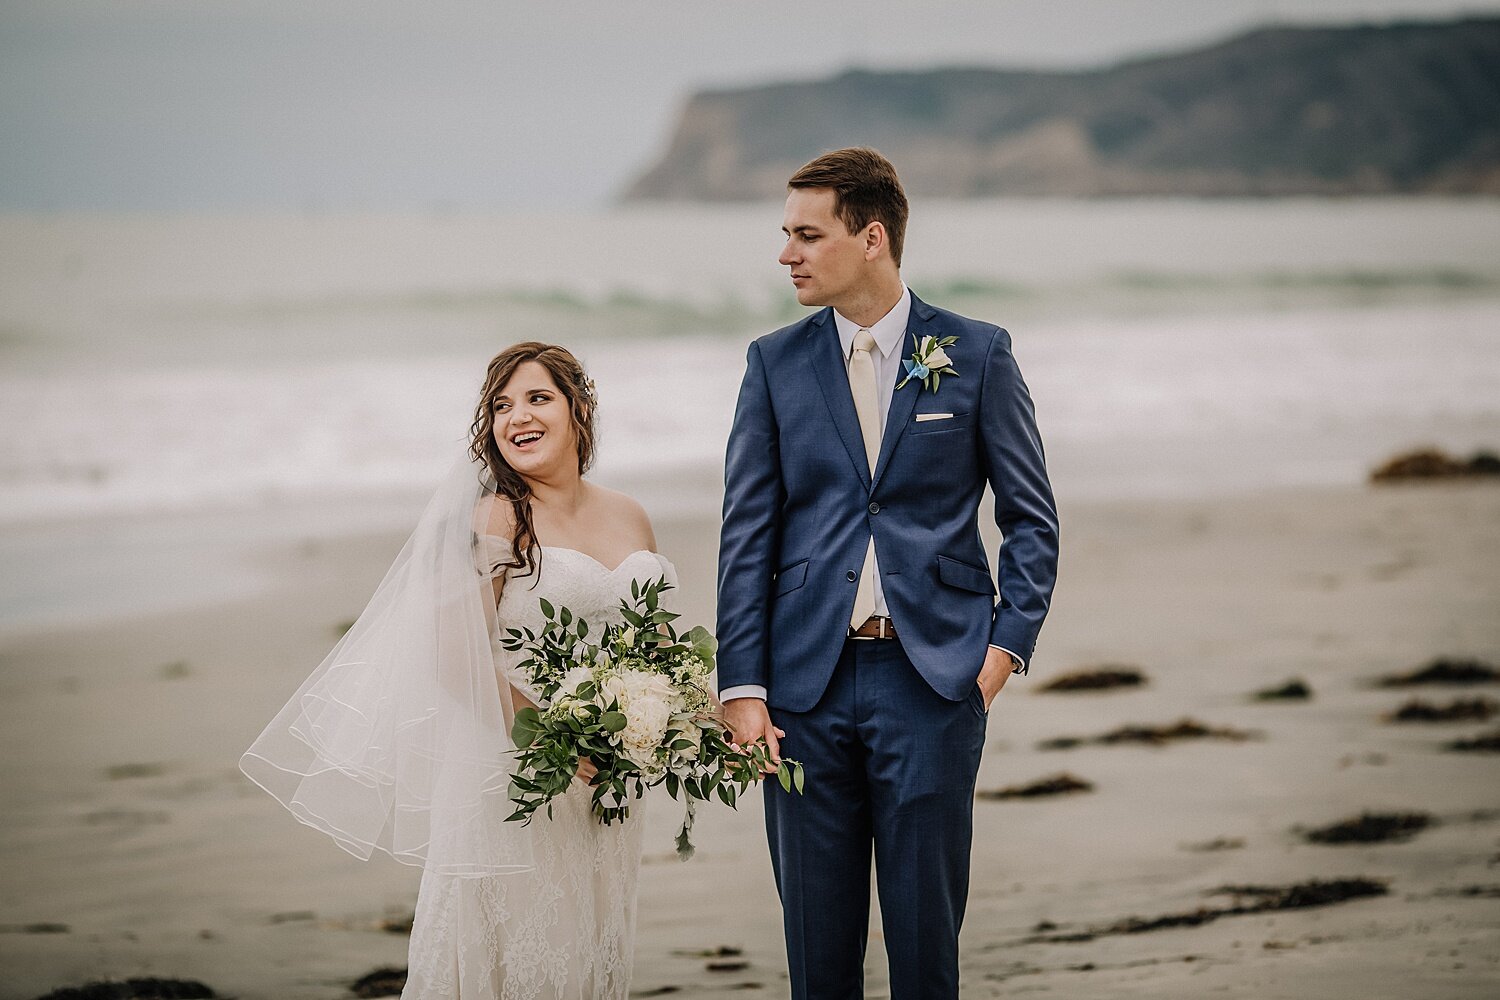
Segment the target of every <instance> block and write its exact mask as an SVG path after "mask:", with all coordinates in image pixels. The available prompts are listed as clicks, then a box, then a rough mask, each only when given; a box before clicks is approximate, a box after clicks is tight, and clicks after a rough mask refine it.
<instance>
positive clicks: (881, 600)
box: [719, 282, 1021, 701]
mask: <svg viewBox="0 0 1500 1000" xmlns="http://www.w3.org/2000/svg"><path fill="white" fill-rule="evenodd" d="M910 318H911V290H910V289H908V288H907V287H906V283H905V282H902V283H901V298H899V299H897V300H896V304H895V305H894V306H892V307H891V311H890V312H888V313H886V314H885V315H884V316H882V317H880V318H879V319H877V320H876V321H875V322H874V323H873V324H872V325H871V326H870V327H869V330H870V335H871V336H872V337H874V338H875V350H873V351H871V352H870V360H872V361H873V362H874V363H875V392H876V398H875V404H876V409H877V410H878V411H879V413H880V436H881V440H884V439H885V418H886V414H887V413H889V412H890V409H891V397H892V396H894V395H895V394H896V383H897V382H898V381H899V380H900V378H901V375H902V374H903V373H904V372H905V371H906V368H905V366H904V365H902V364H901V361H902V357H903V355H902V352H901V348H902V345H903V344H904V343H905V340H906V325H907V321H908V320H909V319H910ZM833 323H834V326H836V327H837V328H838V334H839V346H840V347H841V348H843V356H844V369H845V371H848V366H849V355H850V354H851V353H853V351H854V338H855V336H857V335H858V334H859V331H860V330H861V329H863V327H861V326H860V325H859V324H858V323H856V322H854V320H852V319H848V318H846V317H845V316H844V315H843V314H842V313H840V312H839V311H838V310H837V309H835V310H834V311H833ZM874 471H875V470H873V469H871V470H870V472H871V474H872V475H873V474H874ZM872 565H873V568H874V570H875V580H874V583H875V614H877V615H879V616H880V617H882V618H889V617H890V614H891V613H890V610H889V609H888V608H887V607H886V604H885V588H884V587H883V586H881V583H880V552H879V550H878V547H877V551H876V553H875V561H874V563H873V564H872ZM897 641H900V640H897ZM993 648H995V649H999V650H1001V652H1004V653H1009V654H1010V658H1011V660H1012V662H1014V663H1015V664H1016V665H1017V666H1018V667H1019V666H1020V664H1021V658H1020V657H1019V656H1017V655H1016V654H1015V653H1011V652H1010V650H1008V649H1003V648H1002V647H1000V646H995V647H993ZM732 698H759V699H760V700H761V701H765V700H766V689H765V688H764V687H762V686H761V685H759V684H739V685H736V686H735V687H732V688H725V689H724V690H723V691H721V692H720V693H719V700H720V701H729V700H730V699H732Z"/></svg>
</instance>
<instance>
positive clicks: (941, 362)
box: [927, 347, 953, 369]
mask: <svg viewBox="0 0 1500 1000" xmlns="http://www.w3.org/2000/svg"><path fill="white" fill-rule="evenodd" d="M952 363H953V362H951V361H949V360H948V355H947V353H946V352H945V351H944V350H943V349H942V348H941V347H937V348H934V349H933V351H932V353H931V354H929V355H927V367H928V368H929V369H938V368H946V367H948V366H949V365H950V364H952Z"/></svg>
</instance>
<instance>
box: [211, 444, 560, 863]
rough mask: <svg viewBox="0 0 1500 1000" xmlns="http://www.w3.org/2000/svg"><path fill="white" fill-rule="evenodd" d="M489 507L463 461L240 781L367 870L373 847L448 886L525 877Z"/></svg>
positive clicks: (480, 475) (489, 499)
mask: <svg viewBox="0 0 1500 1000" xmlns="http://www.w3.org/2000/svg"><path fill="white" fill-rule="evenodd" d="M496 503H508V501H507V500H505V499H504V498H502V497H498V496H497V495H496V493H495V484H494V479H493V478H492V477H491V475H490V473H489V471H488V469H486V468H485V466H484V464H483V463H482V462H476V461H474V460H473V459H471V458H470V457H469V456H468V455H465V456H463V457H462V458H460V459H459V460H458V461H457V462H456V463H455V464H454V465H453V467H452V469H451V470H450V471H449V472H448V474H447V476H446V477H444V479H443V482H442V484H441V485H440V486H439V487H438V490H437V493H436V494H434V496H433V498H432V500H431V501H429V503H428V504H427V507H426V509H425V510H424V511H423V513H422V516H421V519H420V520H419V521H418V523H417V527H416V530H415V531H413V532H412V535H411V537H410V538H409V539H408V540H407V542H406V545H405V546H404V547H403V548H402V549H401V552H400V554H399V555H397V557H396V561H395V562H394V563H393V564H392V565H391V568H390V570H389V571H387V573H386V575H385V578H384V579H383V580H382V581H381V582H380V586H379V587H378V588H376V590H375V594H374V596H373V597H372V598H371V599H370V603H369V605H368V606H367V607H366V608H365V610H364V613H363V614H361V615H360V616H359V619H358V620H357V621H356V622H355V623H354V625H353V626H352V627H351V628H350V629H349V631H348V632H347V633H345V635H344V637H343V638H342V639H341V640H340V641H339V643H338V644H337V645H336V646H334V648H333V651H332V652H330V653H329V654H328V656H327V657H326V658H325V659H324V660H323V662H322V663H321V664H320V665H319V666H318V668H317V669H316V670H314V671H313V673H312V675H311V676H310V677H308V679H307V681H306V682H305V683H304V684H303V685H302V686H301V688H299V689H298V690H297V693H296V694H295V695H294V696H293V697H292V699H291V701H289V702H288V703H287V704H286V706H285V707H284V708H282V709H281V711H280V712H278V713H277V715H276V717H275V718H274V719H272V720H271V723H270V725H268V726H267V727H266V729H265V731H264V732H262V733H261V734H260V736H259V737H258V738H257V739H256V740H255V742H254V743H253V744H251V746H250V748H249V749H248V750H247V751H245V754H244V756H242V757H241V758H240V769H241V770H242V771H244V772H245V774H246V775H248V776H249V777H250V779H251V780H253V781H254V782H255V783H256V784H258V785H260V786H261V787H262V788H264V789H265V790H266V791H268V792H270V793H271V795H273V796H275V798H276V799H277V800H278V801H280V802H281V804H282V805H284V806H285V807H286V808H287V809H289V810H290V811H291V813H292V815H293V816H295V817H296V818H297V819H299V820H300V821H302V822H303V823H305V824H307V825H308V826H311V827H313V828H315V829H318V830H322V831H323V832H324V833H326V834H328V835H329V836H330V837H332V838H333V839H334V840H335V841H336V842H337V843H338V845H339V846H340V847H342V848H344V850H346V851H348V852H349V853H350V854H353V855H355V856H356V857H359V858H364V859H368V858H369V857H370V856H371V854H372V853H373V852H374V850H375V849H376V848H379V849H380V850H382V851H385V852H387V853H388V854H390V855H392V856H393V857H395V858H396V859H397V860H398V861H402V862H404V863H406V864H411V865H418V866H421V867H424V868H426V869H428V870H430V871H433V872H435V873H438V874H443V875H456V876H469V877H478V876H484V875H501V874H512V873H516V872H520V871H525V870H527V869H528V868H530V867H531V863H532V862H531V853H530V841H529V839H528V836H527V831H525V830H524V828H523V827H522V826H521V825H520V824H518V823H506V822H504V820H505V817H506V816H508V815H510V813H511V807H510V802H509V791H510V787H509V786H510V777H511V773H512V770H513V768H514V750H515V747H514V744H513V743H512V742H511V739H510V723H511V719H512V717H513V714H514V713H513V708H512V705H511V698H510V686H509V684H508V683H507V682H506V680H505V678H504V675H503V673H502V672H501V671H500V669H499V666H498V664H497V663H496V662H495V654H494V649H493V646H492V644H491V636H492V634H493V626H494V624H495V601H494V595H493V590H492V585H491V579H492V577H494V576H495V575H496V573H497V572H502V571H503V567H496V566H493V565H490V564H489V561H488V560H487V559H486V558H485V552H486V548H485V547H484V545H483V539H482V537H481V536H482V535H484V534H485V527H486V525H487V524H488V523H489V519H490V514H491V511H492V509H493V507H494V505H495V504H496Z"/></svg>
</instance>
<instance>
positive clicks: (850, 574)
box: [844, 569, 859, 583]
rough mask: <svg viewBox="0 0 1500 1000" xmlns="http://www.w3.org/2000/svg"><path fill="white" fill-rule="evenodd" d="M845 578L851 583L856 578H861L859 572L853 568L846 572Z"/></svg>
mask: <svg viewBox="0 0 1500 1000" xmlns="http://www.w3.org/2000/svg"><path fill="white" fill-rule="evenodd" d="M844 579H845V580H848V581H849V582H850V583H853V582H854V581H855V580H858V579H859V574H858V573H856V572H854V570H852V569H851V570H850V571H849V572H847V573H845V574H844Z"/></svg>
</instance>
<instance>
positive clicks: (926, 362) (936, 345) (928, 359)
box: [896, 337, 958, 392]
mask: <svg viewBox="0 0 1500 1000" xmlns="http://www.w3.org/2000/svg"><path fill="white" fill-rule="evenodd" d="M957 342H958V338H957V337H943V338H942V339H941V340H939V339H938V338H937V337H923V338H922V339H921V340H920V341H918V342H917V349H916V350H915V351H914V352H912V356H911V357H909V358H907V359H905V360H904V361H902V362H901V363H902V364H903V365H905V366H906V377H905V378H903V379H902V380H901V381H900V382H897V383H896V388H897V389H900V388H901V387H902V386H903V385H905V384H906V383H908V382H910V381H911V380H912V379H917V380H919V381H920V382H921V383H922V384H923V385H924V386H926V387H927V388H928V389H931V390H932V391H933V392H937V389H938V384H939V383H940V382H941V381H942V377H943V376H944V375H952V376H953V377H954V378H958V372H956V371H954V370H953V362H952V361H950V360H948V355H947V352H945V351H944V350H943V348H945V347H947V346H948V345H949V344H956V343H957Z"/></svg>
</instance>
